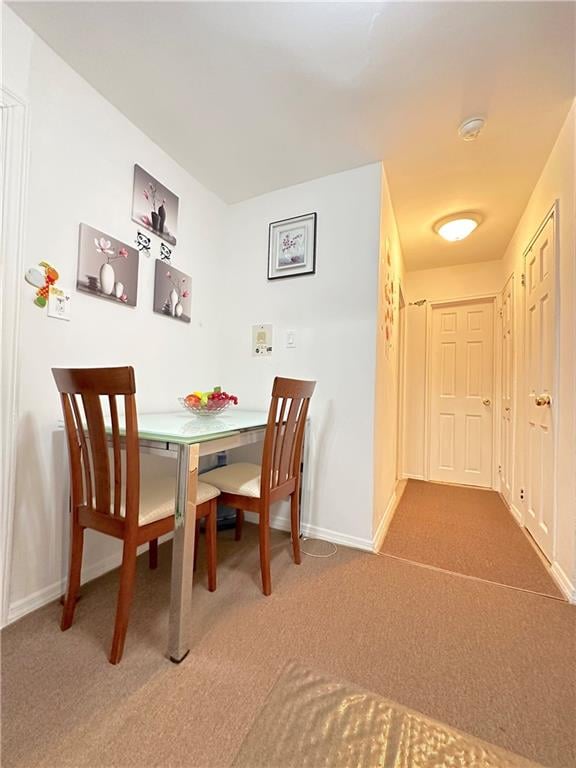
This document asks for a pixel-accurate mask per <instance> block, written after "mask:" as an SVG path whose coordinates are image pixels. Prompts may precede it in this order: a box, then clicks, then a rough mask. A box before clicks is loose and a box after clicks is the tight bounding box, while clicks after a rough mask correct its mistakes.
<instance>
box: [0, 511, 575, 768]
mask: <svg viewBox="0 0 576 768" xmlns="http://www.w3.org/2000/svg"><path fill="white" fill-rule="evenodd" d="M202 544H203V542H202ZM219 544H220V549H219V571H218V578H219V586H218V591H217V592H215V593H214V594H211V593H209V592H208V591H207V590H206V588H205V574H204V564H203V562H201V563H200V568H199V573H198V579H197V581H196V583H195V588H194V611H195V628H194V633H193V646H192V651H191V654H190V656H189V657H188V659H187V660H186V661H185V662H184V663H183V664H181V665H180V666H175V665H173V664H171V663H170V662H169V661H167V660H166V659H165V658H164V657H163V653H164V650H165V644H166V633H167V614H168V611H167V605H168V593H169V576H170V567H169V566H170V551H169V546H170V545H169V544H168V545H164V546H162V547H161V548H160V567H159V569H158V571H156V572H151V571H148V569H147V567H146V565H147V563H146V559H145V557H144V558H140V559H139V564H138V568H139V572H138V586H137V594H136V599H135V605H134V609H133V614H132V620H131V625H130V628H129V632H128V640H127V646H126V652H125V656H124V659H123V661H122V663H121V664H120V665H119V666H117V667H112V666H111V665H109V664H108V663H107V660H106V651H107V649H108V645H109V642H110V638H111V633H112V622H113V616H114V598H115V590H116V585H117V573H111V574H107V575H106V576H104V577H102V578H100V579H98V580H97V581H94V582H91V583H90V584H88V585H86V586H85V587H84V588H83V597H82V600H81V601H80V603H79V604H78V608H77V617H76V623H75V624H74V626H73V627H72V629H70V630H69V631H68V632H65V633H61V632H60V630H59V628H58V617H59V613H60V606H59V605H58V604H57V603H54V604H51V605H49V606H46V607H44V608H42V609H40V610H39V611H36V612H35V613H33V614H31V615H29V616H27V617H25V618H24V619H22V620H21V621H19V622H17V623H16V624H13V625H11V626H9V627H8V628H7V629H6V630H4V632H3V635H2V641H3V642H2V654H3V663H2V709H3V711H2V716H3V731H2V740H3V753H2V765H3V766H4V768H12V767H14V766H19V767H21V768H36V767H37V766H50V768H64V767H65V766H74V767H75V768H76V767H77V768H80V766H94V768H96V767H98V768H102V767H103V766H115V767H117V768H119V767H120V766H122V767H123V766H139V768H148V767H149V766H158V767H160V766H162V767H166V766H171V768H175V767H176V766H182V767H184V766H186V768H192V767H202V768H208V767H210V768H220V767H224V766H229V765H230V764H231V763H232V761H233V760H234V757H235V755H236V753H237V752H238V750H239V748H240V745H241V744H242V741H243V739H244V738H245V736H246V734H247V733H248V731H249V729H250V726H251V724H252V723H253V721H254V719H255V717H256V716H257V715H258V713H259V712H260V710H261V707H262V704H263V702H264V701H265V699H266V696H267V694H268V692H269V691H270V690H271V689H272V687H273V686H274V685H275V682H276V681H277V679H278V677H279V675H280V673H281V671H282V669H283V668H284V667H285V664H286V662H287V661H288V660H290V659H294V660H295V661H297V662H298V663H301V664H303V665H305V666H307V667H308V668H310V669H313V670H316V671H317V672H318V673H319V674H326V675H329V676H331V677H333V678H335V679H339V680H347V681H349V682H350V683H351V684H354V685H358V686H361V687H363V688H366V689H368V690H370V691H374V692H375V693H377V694H380V695H382V696H384V697H386V698H389V699H393V700H394V701H396V702H398V703H400V704H403V705H404V706H407V707H410V708H412V709H415V710H417V711H419V712H422V713H424V714H426V715H428V716H429V717H431V718H434V719H436V720H440V721H442V722H444V723H447V724H449V725H452V726H454V727H456V728H459V729H461V730H463V731H465V732H467V733H470V734H472V735H475V736H477V737H479V738H481V739H484V740H486V741H489V742H491V743H494V744H496V745H499V746H502V747H504V748H505V749H508V750H510V751H512V752H515V753H517V754H520V755H522V756H525V757H527V758H529V759H532V760H534V761H536V762H540V763H542V764H544V765H549V766H554V767H556V766H558V768H559V767H560V766H563V767H566V766H572V765H574V764H576V732H575V729H574V722H575V717H576V691H575V689H574V681H575V680H576V676H575V664H576V609H575V608H574V606H571V605H568V604H567V603H565V602H561V601H559V600H552V599H549V598H546V597H540V596H538V595H534V594H532V593H529V592H520V591H516V590H511V589H506V588H503V587H500V586H495V585H492V584H487V583H485V582H481V581H474V580H469V579H462V578H460V577H457V576H453V575H450V574H445V573H442V572H438V571H432V570H430V569H427V568H422V567H420V566H417V565H413V564H411V563H407V562H403V561H400V560H396V559H394V558H390V557H380V556H375V555H371V554H368V553H361V552H358V551H354V550H350V549H345V548H339V550H338V552H337V554H336V555H335V556H334V557H330V558H309V557H306V558H304V562H303V564H302V565H301V566H300V567H297V566H295V565H293V564H292V562H291V559H290V551H289V540H288V537H287V535H286V534H282V533H278V532H274V534H273V564H272V574H273V589H274V592H273V594H272V596H271V597H269V598H264V597H263V596H262V594H261V593H260V591H259V570H258V550H257V537H256V530H255V528H254V527H252V526H249V525H247V526H246V536H245V538H244V539H243V541H242V542H240V543H239V544H238V543H235V542H233V541H232V540H231V534H230V533H229V532H228V533H223V534H222V535H221V537H220V541H219ZM201 552H203V546H202V547H201Z"/></svg>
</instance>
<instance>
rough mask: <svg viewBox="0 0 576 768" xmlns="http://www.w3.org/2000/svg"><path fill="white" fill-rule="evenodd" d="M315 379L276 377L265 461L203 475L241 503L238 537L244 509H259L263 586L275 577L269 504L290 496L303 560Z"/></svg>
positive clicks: (295, 544)
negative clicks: (303, 482)
mask: <svg viewBox="0 0 576 768" xmlns="http://www.w3.org/2000/svg"><path fill="white" fill-rule="evenodd" d="M315 386H316V382H315V381H298V380H297V379H281V378H278V377H277V378H276V379H274V386H273V388H272V402H271V404H270V411H269V413H268V423H267V425H266V434H265V437H264V447H263V449H262V466H260V465H258V464H247V463H236V464H229V465H228V466H226V467H219V468H218V469H214V470H212V471H211V472H206V473H205V474H204V475H202V478H203V479H204V480H205V481H206V482H208V483H210V484H211V485H214V486H216V488H219V489H220V491H221V496H220V499H221V501H222V503H223V504H226V505H228V506H230V507H235V508H236V510H237V511H236V515H237V517H236V538H237V539H239V538H240V536H241V534H242V523H243V520H244V511H245V510H247V511H250V512H257V513H258V514H259V515H260V519H259V534H260V568H261V572H262V591H263V592H264V594H265V595H269V594H271V592H272V584H271V580H270V504H273V503H274V502H276V501H280V500H281V499H286V498H288V497H290V513H291V514H290V519H291V526H290V527H291V532H292V552H293V555H294V562H295V563H297V564H300V532H299V530H298V527H299V516H300V478H301V472H300V466H301V460H302V446H303V442H304V429H305V426H306V417H307V414H308V406H309V404H310V398H311V397H312V393H313V392H314V388H315Z"/></svg>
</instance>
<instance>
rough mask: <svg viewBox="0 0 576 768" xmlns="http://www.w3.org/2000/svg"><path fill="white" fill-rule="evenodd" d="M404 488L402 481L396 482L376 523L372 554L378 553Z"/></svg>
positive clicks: (404, 484)
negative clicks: (380, 517)
mask: <svg viewBox="0 0 576 768" xmlns="http://www.w3.org/2000/svg"><path fill="white" fill-rule="evenodd" d="M405 487H406V483H405V482H403V480H398V481H397V483H396V486H395V488H394V490H393V491H392V495H391V496H390V498H389V499H388V504H387V505H386V509H385V510H384V514H383V515H382V519H381V520H380V522H379V523H378V528H377V529H376V533H375V534H374V537H373V540H372V552H379V551H380V547H381V546H382V542H383V541H384V537H385V536H386V534H387V533H388V528H389V527H390V523H391V522H392V518H393V517H394V512H396V507H397V506H398V504H399V502H400V499H401V498H402V494H403V493H404V488H405Z"/></svg>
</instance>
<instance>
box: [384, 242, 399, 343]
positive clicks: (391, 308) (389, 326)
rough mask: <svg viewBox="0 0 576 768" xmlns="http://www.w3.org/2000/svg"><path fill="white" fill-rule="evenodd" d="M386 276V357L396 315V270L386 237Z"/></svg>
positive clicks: (391, 339) (392, 338) (392, 337)
mask: <svg viewBox="0 0 576 768" xmlns="http://www.w3.org/2000/svg"><path fill="white" fill-rule="evenodd" d="M385 269H386V278H385V282H384V307H383V310H384V345H385V347H384V349H385V352H386V357H387V358H389V357H390V352H391V350H392V347H393V345H394V315H395V307H396V303H395V297H394V294H395V288H394V272H393V268H392V251H391V248H390V241H389V240H388V238H386V266H385Z"/></svg>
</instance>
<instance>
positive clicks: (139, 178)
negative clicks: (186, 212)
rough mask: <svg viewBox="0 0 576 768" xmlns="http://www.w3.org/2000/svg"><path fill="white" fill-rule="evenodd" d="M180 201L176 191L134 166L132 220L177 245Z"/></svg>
mask: <svg viewBox="0 0 576 768" xmlns="http://www.w3.org/2000/svg"><path fill="white" fill-rule="evenodd" d="M178 205H179V201H178V198H177V197H176V195H175V194H174V192H171V191H170V190H169V189H168V188H167V187H165V186H164V185H163V184H161V183H160V182H159V181H157V180H156V179H155V178H154V177H153V176H150V174H149V173H148V172H147V171H145V170H144V168H141V167H140V166H139V165H135V166H134V189H133V194H132V221H135V222H136V223H137V224H139V225H140V226H142V227H146V229H148V230H150V232H154V234H155V235H158V236H159V237H161V238H163V239H164V240H166V242H168V243H170V244H171V245H176V228H177V226H178Z"/></svg>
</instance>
